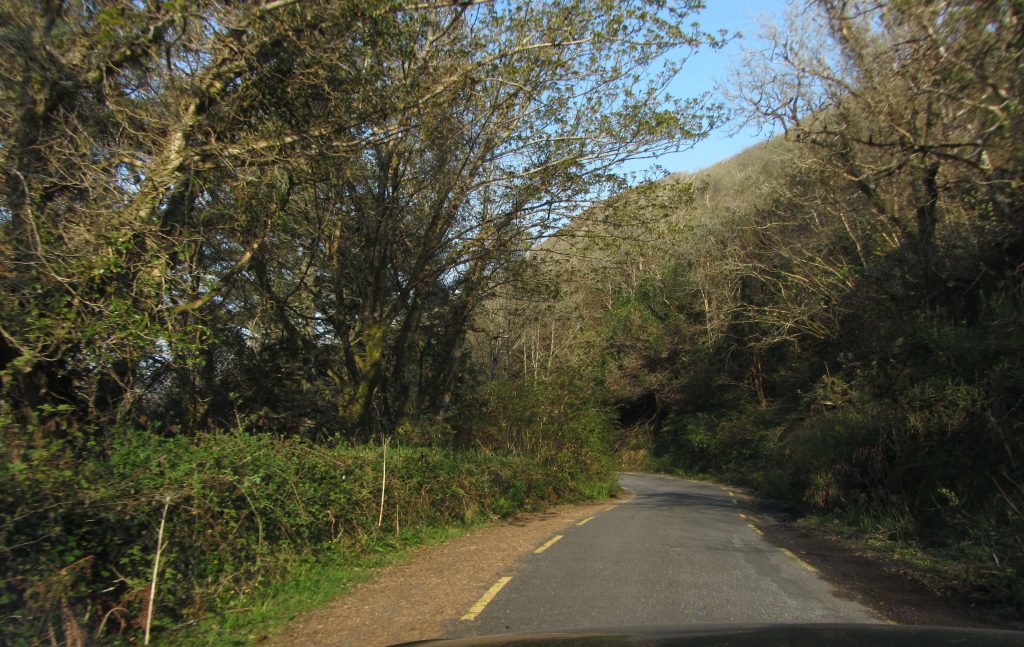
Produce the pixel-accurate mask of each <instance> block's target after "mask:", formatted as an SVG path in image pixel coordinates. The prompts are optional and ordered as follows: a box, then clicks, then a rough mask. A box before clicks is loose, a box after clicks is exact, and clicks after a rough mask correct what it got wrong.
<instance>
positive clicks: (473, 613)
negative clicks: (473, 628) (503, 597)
mask: <svg viewBox="0 0 1024 647" xmlns="http://www.w3.org/2000/svg"><path fill="white" fill-rule="evenodd" d="M511 579H512V578H511V577H503V578H501V579H499V580H498V581H497V582H495V583H494V586H492V587H491V588H489V589H488V590H487V593H484V594H483V595H482V596H481V597H480V599H479V600H477V601H476V604H474V605H473V606H471V607H469V611H467V612H466V615H464V616H462V618H461V619H462V620H474V619H476V617H477V616H478V615H480V612H481V611H483V610H484V608H485V607H487V605H488V604H490V602H491V600H493V599H494V596H496V595H498V591H500V590H501V589H503V588H505V585H506V584H508V583H509V580H511Z"/></svg>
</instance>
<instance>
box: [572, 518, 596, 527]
mask: <svg viewBox="0 0 1024 647" xmlns="http://www.w3.org/2000/svg"><path fill="white" fill-rule="evenodd" d="M593 520H594V518H593V517H587V518H586V519H584V520H583V521H580V522H579V523H577V524H576V525H577V526H582V525H583V524H585V523H587V522H588V521H593Z"/></svg>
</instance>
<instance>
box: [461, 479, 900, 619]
mask: <svg viewBox="0 0 1024 647" xmlns="http://www.w3.org/2000/svg"><path fill="white" fill-rule="evenodd" d="M622 485H623V487H625V488H626V489H628V490H631V491H632V492H633V493H634V496H633V498H632V499H629V500H627V501H624V502H622V503H618V504H616V505H611V506H609V508H608V509H605V510H603V511H601V512H599V513H598V514H596V515H594V516H593V517H592V518H590V519H587V520H583V521H582V522H581V524H579V525H573V526H570V527H569V528H567V529H565V530H564V531H560V532H559V533H557V534H554V535H552V536H551V537H550V538H548V539H547V540H546V541H544V542H543V543H541V544H540V545H538V547H537V549H536V551H539V552H536V551H535V552H532V553H529V554H527V555H526V556H525V557H524V558H523V559H522V560H520V562H519V563H518V565H517V566H516V567H515V568H514V569H511V570H510V572H507V573H504V574H503V576H502V577H501V578H499V579H498V580H497V581H496V582H495V583H494V585H493V586H492V587H491V589H490V590H489V591H488V592H487V594H485V595H484V596H483V597H482V598H481V599H480V600H479V601H478V602H477V603H476V604H474V605H473V606H472V607H471V608H470V609H468V610H467V612H466V614H465V615H464V616H463V617H462V619H461V620H459V621H457V622H453V623H451V624H450V625H449V626H448V628H447V633H448V635H449V636H450V637H453V638H458V637H469V636H480V635H487V634H501V633H522V632H543V631H556V630H566V629H593V628H611V627H628V626H632V627H636V626H651V625H679V624H687V623H776V622H882V621H883V620H882V619H881V618H879V617H878V616H876V615H875V614H873V613H872V612H871V611H870V610H868V609H867V608H865V607H863V606H861V605H859V604H857V603H855V602H852V601H850V600H845V599H842V598H840V597H838V596H837V595H836V593H835V592H834V590H833V588H832V586H831V585H830V584H829V583H828V582H826V581H824V580H823V579H821V578H820V577H819V575H818V574H817V573H816V572H815V571H814V570H813V568H812V567H810V566H809V565H807V564H805V563H803V562H801V561H800V560H799V559H798V558H797V557H796V556H795V555H793V554H791V553H787V552H785V551H784V550H782V549H780V548H778V547H775V546H772V545H771V544H768V543H767V542H766V541H764V539H762V537H761V536H760V534H759V531H757V530H756V528H755V527H753V526H752V525H751V524H750V523H749V520H748V518H747V513H746V512H745V508H744V505H743V497H742V496H741V495H738V494H733V493H732V492H730V491H728V490H727V489H725V488H722V487H719V486H716V485H710V484H706V483H698V482H695V481H688V480H684V479H678V478H672V477H666V476H658V475H649V474H644V475H641V474H624V475H623V476H622Z"/></svg>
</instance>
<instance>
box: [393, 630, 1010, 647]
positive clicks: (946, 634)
mask: <svg viewBox="0 0 1024 647" xmlns="http://www.w3.org/2000/svg"><path fill="white" fill-rule="evenodd" d="M403 645H417V646H424V645H426V646H431V645H436V646H438V647H442V646H443V647H464V646H469V645H502V646H509V647H513V646H514V647H527V646H532V645H537V646H541V645H544V646H548V645H555V646H557V647H570V646H576V645H578V646H580V647H605V646H607V647H613V646H614V647H617V646H619V645H624V646H625V645H628V646H630V647H636V646H651V647H669V646H676V645H679V646H681V647H866V646H869V645H870V646H872V647H888V646H890V645H891V646H893V647H896V646H897V645H898V646H900V647H917V646H921V647H924V646H926V645H927V646H929V647H931V646H936V645H938V646H942V645H949V646H953V645H956V646H958V647H966V646H973V645H978V646H980V647H986V646H988V645H992V646H996V645H999V646H1005V645H1011V646H1012V645H1020V646H1021V647H1024V632H1018V631H1001V630H992V629H958V628H952V627H918V626H905V625H904V626H897V625H869V624H790V625H688V626H682V627H620V628H611V629H597V630H591V629H587V630H579V631H575V630H573V631H559V632H551V633H539V634H508V635H500V636H481V637H474V638H460V639H456V640H426V641H417V642H411V643H403Z"/></svg>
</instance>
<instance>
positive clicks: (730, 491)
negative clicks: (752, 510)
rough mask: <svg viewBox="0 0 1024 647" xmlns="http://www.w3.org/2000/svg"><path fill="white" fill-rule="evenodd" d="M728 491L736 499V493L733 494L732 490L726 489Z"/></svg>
mask: <svg viewBox="0 0 1024 647" xmlns="http://www.w3.org/2000/svg"><path fill="white" fill-rule="evenodd" d="M726 492H728V493H729V496H731V497H732V498H734V499H735V498H736V495H735V494H733V492H732V490H726Z"/></svg>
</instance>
